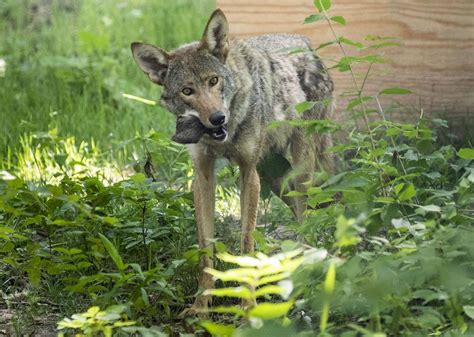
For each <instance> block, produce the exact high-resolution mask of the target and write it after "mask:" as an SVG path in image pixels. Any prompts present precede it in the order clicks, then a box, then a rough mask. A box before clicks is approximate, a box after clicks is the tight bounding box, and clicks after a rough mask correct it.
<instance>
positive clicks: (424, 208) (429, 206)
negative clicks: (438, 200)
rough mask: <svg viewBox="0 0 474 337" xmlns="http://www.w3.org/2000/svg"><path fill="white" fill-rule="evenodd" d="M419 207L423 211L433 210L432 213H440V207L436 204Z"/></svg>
mask: <svg viewBox="0 0 474 337" xmlns="http://www.w3.org/2000/svg"><path fill="white" fill-rule="evenodd" d="M419 209H421V210H423V211H425V212H434V213H440V212H441V207H439V206H436V205H426V206H419Z"/></svg>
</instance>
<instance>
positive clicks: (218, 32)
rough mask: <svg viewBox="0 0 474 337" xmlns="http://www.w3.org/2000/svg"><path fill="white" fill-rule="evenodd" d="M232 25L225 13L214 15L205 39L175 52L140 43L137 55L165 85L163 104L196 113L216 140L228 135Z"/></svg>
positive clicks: (151, 75) (151, 76)
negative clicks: (228, 59)
mask: <svg viewBox="0 0 474 337" xmlns="http://www.w3.org/2000/svg"><path fill="white" fill-rule="evenodd" d="M228 32H229V26H228V23H227V19H226V17H225V15H224V13H223V12H222V11H221V10H220V9H217V10H216V11H214V13H213V14H212V15H211V17H210V19H209V21H208V23H207V25H206V28H205V30H204V34H203V36H202V39H201V41H197V42H193V43H190V44H188V45H185V46H182V47H180V48H178V49H176V50H174V51H172V52H166V51H164V50H163V49H161V48H159V47H156V46H153V45H149V44H144V43H139V42H134V43H132V45H131V48H132V52H133V57H134V58H135V61H136V63H137V64H138V66H139V67H140V69H142V70H143V72H144V73H145V74H147V75H148V78H149V79H150V80H151V81H152V82H154V83H156V84H158V85H161V86H163V93H162V95H161V99H160V103H161V105H163V106H164V107H165V108H167V109H168V110H169V111H171V112H173V113H174V114H176V115H177V116H178V117H185V116H195V117H197V118H198V119H199V121H200V122H201V123H202V124H203V125H204V127H206V128H207V129H209V132H208V134H209V135H210V136H211V138H213V139H214V140H216V141H224V140H225V139H226V138H227V122H228V120H229V104H230V101H231V99H232V96H233V94H234V81H233V78H232V73H231V71H230V70H229V69H228V68H227V67H226V65H225V63H226V59H227V54H228V52H229V38H228Z"/></svg>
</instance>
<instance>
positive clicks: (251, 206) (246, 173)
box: [240, 164, 260, 254]
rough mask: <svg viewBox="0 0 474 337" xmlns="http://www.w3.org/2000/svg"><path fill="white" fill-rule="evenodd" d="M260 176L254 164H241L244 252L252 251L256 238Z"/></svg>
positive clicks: (242, 249)
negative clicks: (254, 236)
mask: <svg viewBox="0 0 474 337" xmlns="http://www.w3.org/2000/svg"><path fill="white" fill-rule="evenodd" d="M259 197H260V178H259V176H258V173H257V167H256V165H254V164H250V165H240V212H241V222H242V234H241V241H240V250H241V252H242V254H247V253H252V252H253V249H254V240H253V237H252V233H253V231H254V230H255V227H256V225H257V211H258V200H259Z"/></svg>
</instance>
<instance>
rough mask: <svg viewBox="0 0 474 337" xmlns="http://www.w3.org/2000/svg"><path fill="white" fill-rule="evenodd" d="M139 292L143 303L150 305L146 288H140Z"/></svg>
mask: <svg viewBox="0 0 474 337" xmlns="http://www.w3.org/2000/svg"><path fill="white" fill-rule="evenodd" d="M140 293H141V295H142V296H141V297H142V300H143V303H144V304H145V305H146V306H150V300H149V299H148V293H147V292H146V289H145V288H140Z"/></svg>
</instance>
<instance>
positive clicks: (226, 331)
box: [199, 321, 235, 337]
mask: <svg viewBox="0 0 474 337" xmlns="http://www.w3.org/2000/svg"><path fill="white" fill-rule="evenodd" d="M199 324H200V325H201V326H202V327H203V328H204V329H206V330H207V331H208V332H209V333H210V334H211V335H213V336H222V337H230V336H232V335H233V334H234V331H235V328H234V327H233V326H232V325H224V324H217V323H213V322H211V321H201V322H199Z"/></svg>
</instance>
